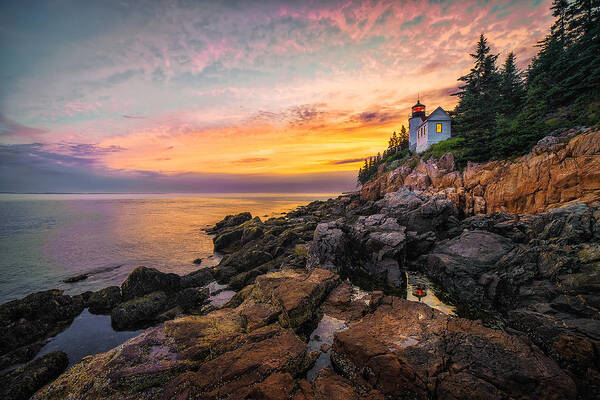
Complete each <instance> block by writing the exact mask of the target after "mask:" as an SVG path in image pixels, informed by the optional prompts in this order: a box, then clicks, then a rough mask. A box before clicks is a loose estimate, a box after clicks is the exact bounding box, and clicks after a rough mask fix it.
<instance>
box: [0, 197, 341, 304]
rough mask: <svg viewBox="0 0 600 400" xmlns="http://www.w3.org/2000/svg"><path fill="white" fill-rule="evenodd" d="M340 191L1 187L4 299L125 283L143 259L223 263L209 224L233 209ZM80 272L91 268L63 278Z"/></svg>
mask: <svg viewBox="0 0 600 400" xmlns="http://www.w3.org/2000/svg"><path fill="white" fill-rule="evenodd" d="M332 196H335V194H214V195H207V194H197V195H196V194H0V303H4V302H6V301H10V300H14V299H18V298H21V297H24V296H26V295H27V294H29V293H32V292H36V291H40V290H46V289H52V288H59V289H62V290H64V291H65V293H67V294H78V293H81V292H84V291H86V290H98V289H101V288H103V287H107V286H110V285H120V284H121V283H122V282H123V281H124V280H125V278H126V277H127V275H128V274H129V273H130V272H131V270H133V268H135V267H136V266H138V265H145V266H148V267H154V268H157V269H159V270H161V271H164V272H174V273H177V274H180V275H183V274H186V273H189V272H192V271H194V270H196V269H198V268H202V267H206V266H211V265H216V264H217V263H218V262H219V256H218V255H215V254H213V244H212V237H210V236H209V235H207V234H205V233H204V231H203V229H204V228H206V227H208V226H211V225H213V224H214V223H215V222H217V221H219V220H221V219H222V218H223V217H225V216H226V215H228V214H235V213H239V212H243V211H250V212H251V213H252V215H253V216H260V217H261V218H262V219H266V218H268V217H272V216H276V215H280V214H281V213H282V212H284V211H288V210H290V209H293V208H295V207H297V206H298V205H302V204H306V203H309V202H311V201H313V200H324V199H327V198H329V197H332ZM196 258H202V259H203V261H202V264H201V265H200V266H198V265H196V264H194V263H193V261H194V260H195V259H196ZM79 274H88V275H89V276H88V278H87V279H85V280H83V281H79V282H75V283H63V282H62V281H63V280H64V279H66V278H69V277H72V276H74V275H79Z"/></svg>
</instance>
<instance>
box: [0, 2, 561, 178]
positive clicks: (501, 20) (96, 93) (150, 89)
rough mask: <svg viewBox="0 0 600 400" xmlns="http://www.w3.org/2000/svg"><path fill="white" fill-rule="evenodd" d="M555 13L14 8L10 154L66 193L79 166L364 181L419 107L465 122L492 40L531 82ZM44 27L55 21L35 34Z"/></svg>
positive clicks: (6, 122)
mask: <svg viewBox="0 0 600 400" xmlns="http://www.w3.org/2000/svg"><path fill="white" fill-rule="evenodd" d="M549 6H550V1H549V0H545V1H544V2H542V3H539V4H535V3H530V2H518V1H512V2H502V1H500V0H489V1H478V0H464V1H460V2H459V1H456V0H448V1H443V0H431V1H429V2H427V3H426V4H425V3H423V2H419V1H390V0H382V1H368V0H365V1H352V0H351V1H325V2H297V1H286V0H269V1H266V2H239V1H226V2H214V1H194V2H179V1H175V2H151V3H149V4H147V5H146V6H144V7H142V8H140V7H137V6H136V5H135V3H131V2H126V1H124V2H101V3H96V2H77V1H74V0H63V1H61V2H58V3H56V4H54V3H52V6H51V7H48V4H46V3H45V1H44V0H42V1H40V2H36V5H35V6H33V7H30V6H27V5H25V4H24V3H23V4H21V3H15V5H14V6H11V9H13V8H14V10H13V11H14V12H13V11H11V13H7V15H8V16H9V17H10V18H9V17H6V16H4V18H3V15H0V25H1V26H2V29H3V32H5V33H7V34H10V37H11V38H12V39H11V40H10V41H2V42H1V43H0V47H1V50H2V53H3V55H5V57H4V58H3V61H4V62H3V63H1V64H0V76H4V77H11V78H10V79H5V80H0V110H2V115H0V144H2V143H3V144H9V143H10V144H18V143H20V144H24V143H28V144H30V146H31V147H30V148H28V149H26V148H22V149H20V150H19V151H21V153H19V154H21V155H20V156H19V157H20V158H24V157H26V156H27V157H30V158H31V161H32V162H33V161H37V162H38V163H42V162H47V163H50V164H52V163H55V164H57V163H58V164H59V163H62V164H60V165H62V167H59V166H57V165H58V164H57V165H54V164H52V165H50V164H48V166H47V167H48V171H55V172H56V171H58V170H61V171H64V173H65V174H66V175H65V178H64V179H70V178H69V177H70V176H71V175H70V174H73V173H76V172H78V171H70V172H68V171H67V170H66V169H64V168H63V167H64V166H77V165H79V166H82V169H85V171H87V172H90V171H93V172H94V174H96V173H97V174H108V175H110V176H111V179H112V180H113V181H114V180H115V179H116V178H115V176H114V174H116V172H115V171H120V172H119V174H121V175H123V174H125V175H127V174H129V173H131V174H135V176H136V177H137V178H139V177H144V179H152V178H155V179H159V180H168V177H169V176H175V175H177V176H179V177H180V178H181V179H183V175H182V174H185V173H192V174H200V175H194V176H195V178H194V179H200V178H198V177H199V176H208V175H207V174H209V175H210V174H215V173H218V172H228V173H229V174H231V175H236V176H237V175H241V174H242V173H245V174H248V173H253V174H264V176H267V175H269V174H270V175H271V176H273V177H275V174H277V175H283V174H287V175H297V174H301V173H302V174H305V173H309V172H310V173H328V174H329V173H333V172H335V171H338V172H339V171H342V172H344V173H346V172H348V173H349V172H350V171H351V170H353V169H356V168H355V167H356V166H355V165H353V163H352V162H343V161H345V160H354V159H359V157H362V156H363V155H365V154H376V153H377V152H378V151H382V150H384V149H385V146H386V144H387V138H388V137H389V134H390V133H391V132H392V131H393V130H398V129H399V128H400V126H401V124H406V116H407V114H408V112H409V111H410V107H411V106H412V105H413V104H414V102H415V101H416V97H417V93H420V94H421V100H422V101H423V102H424V103H425V104H426V105H427V107H428V110H432V109H433V108H435V107H436V106H438V105H440V106H443V107H444V108H446V109H451V108H452V107H454V105H455V103H456V97H452V96H450V94H452V93H454V92H456V87H457V84H458V83H457V81H456V79H457V78H458V77H459V76H461V75H464V74H465V73H466V72H468V70H469V68H470V65H471V64H472V60H471V57H470V56H469V53H470V52H472V50H473V47H474V45H475V43H476V41H477V38H478V35H479V34H480V33H481V32H484V33H485V34H486V35H487V36H488V37H489V41H490V43H491V44H492V50H493V51H494V52H496V53H501V57H500V59H502V58H503V57H504V56H505V55H506V53H507V52H508V51H511V50H515V53H516V54H517V59H518V62H519V65H520V66H525V64H527V62H528V61H529V60H530V58H531V56H532V55H533V54H534V53H535V51H536V48H535V47H534V45H535V43H536V42H537V41H538V40H540V39H542V38H543V37H544V35H545V34H546V32H547V29H548V27H549V25H550V24H551V21H552V17H551V15H550V12H549V9H548V8H549ZM424 10H427V13H426V14H424ZM42 11H43V12H42ZM492 12H495V13H492ZM32 13H38V14H40V15H42V14H43V15H44V19H43V21H40V23H39V24H28V23H24V21H27V20H28V18H30V15H32ZM23 49H27V51H23ZM8 116H10V119H9V118H8ZM16 121H18V123H17V122H16ZM35 143H38V144H37V145H35V146H34V144H35ZM86 144H88V146H87V147H86V146H85V145H86ZM167 150H168V153H167V154H168V157H165V156H164V155H165V152H166V151H167ZM7 151H8V150H7ZM10 151H12V152H15V151H17V149H15V148H13V149H11V150H10ZM50 153H52V154H50ZM53 154H54V155H53ZM244 160H245V161H244ZM330 160H334V161H330ZM335 160H338V161H339V162H338V161H335ZM84 167H85V168H84ZM61 168H62V169H61ZM5 171H6V170H5ZM83 172H84V171H81V173H83ZM5 173H7V174H10V172H5ZM121 175H119V176H121ZM226 175H227V174H226ZM261 176H263V175H261ZM121 178H123V177H121ZM121 178H119V179H121ZM126 178H127V179H130V176H129V175H127V177H126ZM123 179H125V178H123ZM186 179H187V178H186ZM203 179H204V178H203ZM215 179H216V178H215ZM261 179H262V178H261ZM265 179H266V178H265ZM274 179H275V178H274ZM74 181H76V180H74ZM201 181H202V180H198V182H201ZM170 182H171V181H170ZM202 182H205V181H202ZM215 182H216V181H215ZM132 185H134V186H135V184H134V183H132Z"/></svg>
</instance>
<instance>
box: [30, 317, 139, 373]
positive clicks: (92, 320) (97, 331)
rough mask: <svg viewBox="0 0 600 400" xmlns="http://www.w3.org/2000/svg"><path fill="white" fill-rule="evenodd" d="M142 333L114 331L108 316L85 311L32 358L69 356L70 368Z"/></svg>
mask: <svg viewBox="0 0 600 400" xmlns="http://www.w3.org/2000/svg"><path fill="white" fill-rule="evenodd" d="M142 332H143V330H137V331H115V330H114V329H113V328H112V327H111V325H110V315H95V314H91V313H90V312H89V311H88V310H87V308H86V309H85V310H83V312H82V313H81V314H79V316H77V317H76V318H75V319H74V320H73V323H72V324H71V326H69V327H68V328H67V329H65V330H64V331H62V332H61V333H59V334H58V335H56V336H55V337H53V338H52V339H50V341H49V342H48V343H47V344H46V345H45V346H44V347H42V349H41V350H40V352H39V353H38V354H37V355H36V357H35V358H39V357H41V356H43V355H44V354H48V353H51V352H53V351H57V350H60V351H64V352H65V353H67V355H68V356H69V367H71V366H72V365H74V364H76V363H78V362H79V361H81V360H82V359H83V358H84V357H86V356H89V355H91V354H97V353H104V352H105V351H108V350H110V349H112V348H114V347H116V346H118V345H120V344H121V343H124V342H125V341H127V340H129V339H131V338H132V337H134V336H137V335H139V334H140V333H142Z"/></svg>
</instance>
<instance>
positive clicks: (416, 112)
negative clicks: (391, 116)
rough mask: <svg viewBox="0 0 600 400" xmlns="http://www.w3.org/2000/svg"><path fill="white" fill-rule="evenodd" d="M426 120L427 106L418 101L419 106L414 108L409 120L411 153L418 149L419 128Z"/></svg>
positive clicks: (416, 105)
mask: <svg viewBox="0 0 600 400" xmlns="http://www.w3.org/2000/svg"><path fill="white" fill-rule="evenodd" d="M424 120H425V106H424V105H423V104H421V101H420V100H419V99H417V104H415V105H414V106H412V115H411V117H410V118H409V119H408V143H409V148H410V151H412V152H414V151H416V149H417V127H418V126H419V125H421V122H423V121H424Z"/></svg>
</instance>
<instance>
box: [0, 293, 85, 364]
mask: <svg viewBox="0 0 600 400" xmlns="http://www.w3.org/2000/svg"><path fill="white" fill-rule="evenodd" d="M83 308H84V300H83V299H82V297H81V296H74V297H71V296H68V295H64V294H63V292H62V291H61V290H56V289H54V290H47V291H44V292H37V293H33V294H30V295H29V296H26V297H24V298H23V299H20V300H14V301H10V302H8V303H4V304H2V305H1V306H0V355H1V356H0V363H1V364H0V368H5V367H7V366H9V365H12V364H18V363H23V362H26V361H28V360H30V359H31V358H33V356H34V355H35V354H36V353H37V352H38V350H39V349H40V348H41V347H42V346H43V343H44V341H45V339H46V338H48V337H50V336H52V335H55V334H57V333H59V332H61V331H62V330H64V329H65V328H66V327H68V326H69V324H70V323H71V322H72V321H73V318H75V317H76V316H77V315H79V313H81V311H83Z"/></svg>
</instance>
